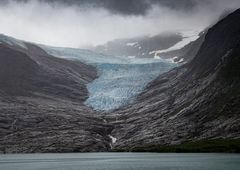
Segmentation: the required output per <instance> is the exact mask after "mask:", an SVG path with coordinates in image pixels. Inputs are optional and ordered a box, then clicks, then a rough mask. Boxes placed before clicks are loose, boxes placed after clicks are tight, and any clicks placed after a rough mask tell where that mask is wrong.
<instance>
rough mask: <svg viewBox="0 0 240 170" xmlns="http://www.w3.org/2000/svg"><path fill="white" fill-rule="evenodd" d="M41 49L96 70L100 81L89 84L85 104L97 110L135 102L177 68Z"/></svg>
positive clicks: (142, 60) (170, 64)
mask: <svg viewBox="0 0 240 170" xmlns="http://www.w3.org/2000/svg"><path fill="white" fill-rule="evenodd" d="M42 48H44V49H45V50H46V51H47V52H48V53H49V54H51V55H54V56H56V57H62V58H68V59H73V60H79V61H81V62H85V63H87V64H91V65H94V66H95V67H96V68H97V71H98V78H97V79H95V80H94V81H93V82H91V83H90V84H88V85H87V88H88V91H89V98H88V99H87V100H86V102H85V104H86V105H88V106H90V107H92V108H94V109H95V110H98V111H106V112H107V111H111V110H114V109H117V108H119V107H121V106H124V105H126V104H128V103H130V102H132V101H134V99H135V97H136V96H137V95H138V94H140V93H141V92H142V91H143V90H144V88H145V87H146V86H147V85H148V83H149V82H151V81H152V80H154V79H155V78H157V77H158V76H159V75H160V74H162V73H164V72H166V71H169V70H170V69H172V68H173V67H176V66H177V64H176V63H173V62H171V61H168V60H162V59H150V58H128V57H114V56H107V55H103V54H98V53H94V52H92V51H89V50H82V49H73V48H59V47H49V46H42Z"/></svg>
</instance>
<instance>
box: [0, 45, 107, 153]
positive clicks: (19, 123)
mask: <svg viewBox="0 0 240 170" xmlns="http://www.w3.org/2000/svg"><path fill="white" fill-rule="evenodd" d="M24 45H25V47H26V48H22V47H21V46H16V44H15V45H14V44H11V45H9V44H8V43H3V42H2V43H1V44H0V51H1V52H0V84H1V85H0V151H1V152H9V153H14V152H74V151H94V150H97V151H100V150H107V149H108V148H110V146H109V140H110V139H109V137H108V136H107V135H108V132H107V131H108V129H109V128H111V127H110V126H109V125H106V124H105V123H104V121H103V119H102V118H101V115H99V114H96V113H95V112H94V111H93V110H92V109H90V108H88V107H87V106H85V105H84V104H83V102H84V101H85V100H86V99H87V97H88V91H87V89H86V84H87V83H89V82H91V81H92V80H93V79H94V78H96V70H95V68H94V67H92V66H89V65H85V64H83V63H80V62H77V61H76V62H73V61H69V60H64V59H59V58H55V57H53V56H49V55H48V54H47V53H46V52H45V51H43V50H42V49H41V48H39V47H37V46H36V45H33V44H29V43H25V44H24Z"/></svg>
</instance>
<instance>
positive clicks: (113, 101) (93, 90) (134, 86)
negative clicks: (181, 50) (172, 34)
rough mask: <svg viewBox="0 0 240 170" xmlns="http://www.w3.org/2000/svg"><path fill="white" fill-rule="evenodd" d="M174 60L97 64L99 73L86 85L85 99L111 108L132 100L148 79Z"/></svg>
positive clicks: (169, 66) (92, 105) (153, 77)
mask: <svg viewBox="0 0 240 170" xmlns="http://www.w3.org/2000/svg"><path fill="white" fill-rule="evenodd" d="M173 66H174V64H171V63H164V62H156V63H144V64H138V63H137V64H132V63H131V64H99V65H97V68H98V70H99V73H100V76H99V78H97V79H96V80H94V81H93V82H92V83H90V84H89V85H88V87H87V88H88V91H89V94H90V96H89V98H88V99H87V101H86V102H85V104H87V105H88V106H91V107H93V108H94V109H96V110H101V111H110V110H113V109H117V108H119V107H120V106H124V105H126V104H127V103H129V102H131V101H133V100H134V97H135V96H137V95H138V94H140V93H141V92H142V91H143V90H144V88H145V87H146V86H147V84H148V83H149V82H151V81H152V80H154V79H155V78H157V76H158V75H159V74H161V73H163V72H166V71H168V70H169V69H171V68H173Z"/></svg>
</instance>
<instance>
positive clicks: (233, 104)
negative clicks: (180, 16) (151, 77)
mask: <svg viewBox="0 0 240 170" xmlns="http://www.w3.org/2000/svg"><path fill="white" fill-rule="evenodd" d="M239 19H240V10H237V11H235V12H234V13H232V14H230V15H229V16H227V17H226V18H224V19H223V20H221V21H220V22H218V23H217V24H216V25H214V26H213V27H212V28H211V29H209V31H208V32H207V34H206V36H205V41H204V42H203V44H202V45H201V48H200V50H199V51H198V53H197V55H196V56H195V58H194V59H193V60H192V61H191V62H189V63H188V64H185V65H183V66H181V67H179V68H175V69H173V70H172V71H170V72H168V73H166V74H163V75H161V76H159V77H158V78H157V79H156V80H155V81H153V82H152V83H151V84H150V85H149V86H148V88H147V89H146V90H145V91H144V92H143V93H142V94H141V95H140V96H139V97H138V99H137V101H136V102H135V103H134V104H132V105H129V106H127V107H125V108H122V109H119V110H117V111H115V112H114V113H112V115H111V116H110V117H109V119H110V120H111V121H112V123H113V124H114V129H113V131H112V135H113V136H115V137H117V142H116V143H115V144H114V148H115V149H116V150H148V149H149V147H150V146H151V148H159V147H160V146H164V145H177V144H181V143H184V142H189V141H201V140H207V139H238V138H239V137H240V132H239V129H240V108H239V106H240V90H239V85H240V70H239V68H240V22H239Z"/></svg>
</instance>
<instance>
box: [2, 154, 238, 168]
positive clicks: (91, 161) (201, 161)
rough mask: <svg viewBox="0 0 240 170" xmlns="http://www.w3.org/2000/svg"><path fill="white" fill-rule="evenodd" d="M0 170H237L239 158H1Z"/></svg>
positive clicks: (168, 156)
mask: <svg viewBox="0 0 240 170" xmlns="http://www.w3.org/2000/svg"><path fill="white" fill-rule="evenodd" d="M0 170H240V154H215V153H211V154H203V153H197V154H195V153H69V154H2V155H0Z"/></svg>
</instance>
